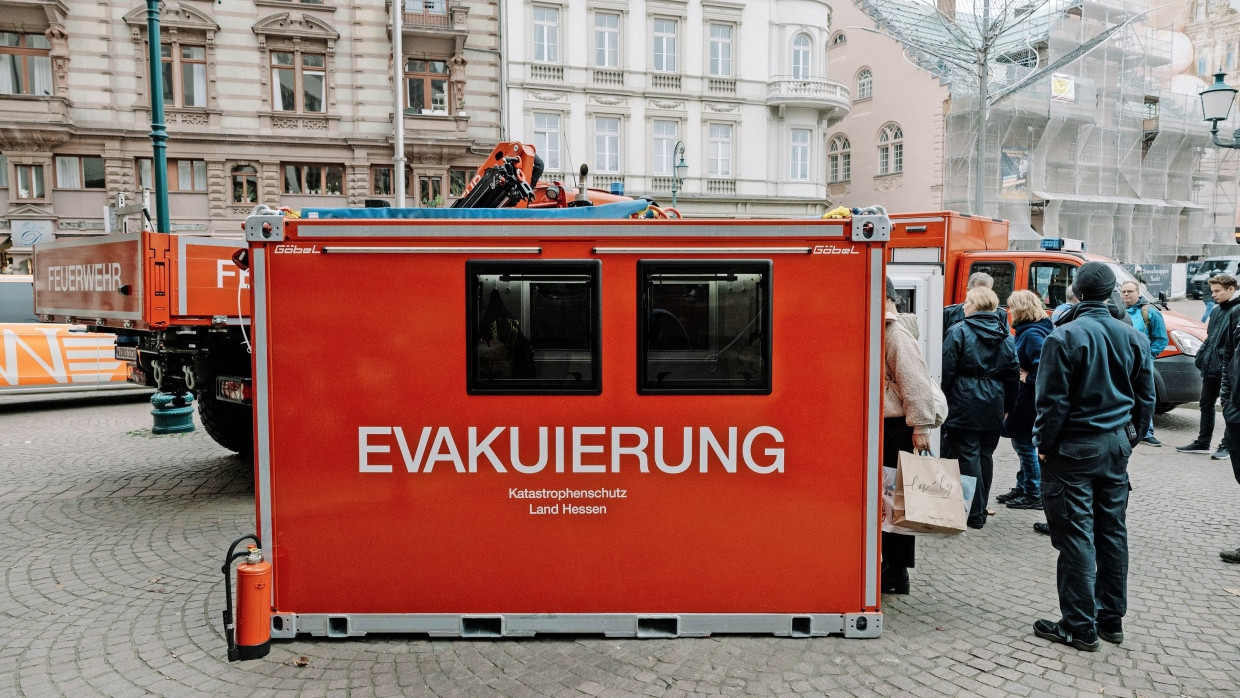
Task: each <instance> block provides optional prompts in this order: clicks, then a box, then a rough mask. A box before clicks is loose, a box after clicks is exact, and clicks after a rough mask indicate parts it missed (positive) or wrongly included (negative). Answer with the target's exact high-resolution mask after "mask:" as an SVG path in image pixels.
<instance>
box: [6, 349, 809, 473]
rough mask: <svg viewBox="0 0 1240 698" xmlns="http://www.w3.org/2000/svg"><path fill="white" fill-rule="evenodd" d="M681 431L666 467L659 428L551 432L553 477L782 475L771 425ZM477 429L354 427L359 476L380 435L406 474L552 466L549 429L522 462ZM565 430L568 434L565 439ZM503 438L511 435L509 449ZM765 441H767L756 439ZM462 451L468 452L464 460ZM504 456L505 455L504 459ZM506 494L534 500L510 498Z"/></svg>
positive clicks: (493, 432)
mask: <svg viewBox="0 0 1240 698" xmlns="http://www.w3.org/2000/svg"><path fill="white" fill-rule="evenodd" d="M3 369H4V367H0V377H3V375H2V374H3V373H5V371H4V370H3ZM678 428H680V429H681V431H682V440H681V445H680V458H679V459H678V460H677V461H676V462H668V456H669V455H670V454H669V453H668V451H669V449H675V446H669V444H668V442H667V438H666V437H667V434H666V429H665V428H664V427H655V428H654V437H653V439H652V438H651V436H650V434H649V432H648V431H647V430H646V429H644V428H642V427H634V426H617V427H602V426H575V427H554V429H555V445H554V449H555V455H554V458H555V472H559V473H563V472H565V471H568V472H572V473H606V472H611V473H619V472H620V471H621V465H622V463H625V462H627V463H628V465H629V467H630V468H631V467H633V466H634V465H636V468H637V472H640V473H650V472H651V468H650V462H651V460H652V456H653V461H654V465H655V469H656V471H657V472H662V473H667V474H670V475H676V474H680V473H684V472H687V471H689V470H690V469H693V470H695V471H696V472H700V473H707V472H710V469H711V465H712V463H717V464H718V465H716V466H715V467H716V468H719V467H722V469H723V472H726V473H730V474H736V473H737V472H738V467H737V466H738V462H737V461H738V456H739V459H740V460H741V461H743V462H744V463H745V467H746V468H747V469H748V470H749V471H751V472H754V473H757V474H759V475H767V474H771V473H782V472H784V448H783V446H782V444H783V443H784V436H783V434H782V433H781V432H780V431H779V430H778V429H776V428H775V427H771V426H758V427H753V428H752V429H748V430H747V431H745V432H744V436H743V439H742V438H741V429H740V428H738V427H727V437H726V438H723V439H721V438H720V435H719V434H717V433H716V432H715V431H714V430H713V429H712V428H711V427H678ZM482 429H483V428H479V427H474V426H471V427H468V428H467V431H468V440H467V442H466V444H465V448H463V449H462V448H461V447H460V446H459V445H458V444H457V441H456V437H455V435H454V434H453V432H452V428H451V427H447V426H438V427H434V426H423V427H421V433H420V434H419V435H418V444H417V448H416V449H415V450H414V452H413V453H412V454H411V453H410V448H409V441H408V439H407V437H406V435H405V431H404V429H403V428H402V427H398V426H390V427H370V426H367V427H358V432H357V439H358V442H357V443H358V472H363V473H390V472H392V470H393V466H392V465H390V464H388V463H383V462H375V459H374V458H372V454H389V453H392V452H393V451H394V449H392V447H391V443H390V441H386V440H385V439H380V438H377V437H383V436H392V437H394V438H395V440H396V445H397V447H398V449H399V451H400V457H401V459H402V461H403V462H404V464H405V471H406V472H409V473H419V472H422V473H431V472H433V471H434V467H435V464H437V463H450V464H451V465H452V467H453V469H454V470H455V471H456V472H458V473H477V472H478V463H479V461H482V460H485V462H486V463H488V464H489V465H490V467H491V468H492V469H493V470H494V471H495V472H496V473H498V474H507V473H508V472H509V468H511V469H512V470H514V471H516V472H518V473H521V474H523V475H531V474H534V473H540V472H543V471H544V470H546V468H547V466H548V464H549V462H550V461H551V453H550V449H549V448H548V446H549V445H550V444H549V443H548V442H549V440H550V439H549V434H550V431H551V429H552V427H538V445H537V449H538V455H537V458H536V459H531V458H532V456H533V451H534V448H533V444H530V443H528V438H527V444H526V448H525V456H524V457H525V460H524V461H523V460H522V449H521V430H520V428H518V427H503V426H499V427H490V428H489V429H488V430H486V431H485V436H483V435H482V434H483V433H484V432H483V431H482ZM566 431H568V432H569V433H567V434H566V433H565V432H566ZM505 435H507V438H508V443H507V445H506V446H505V444H504V437H505ZM695 436H696V438H697V443H696V444H695V443H694V437H695ZM432 437H433V438H432ZM763 437H766V439H769V440H762V441H760V439H763ZM738 441H739V442H740V443H739V446H740V449H739V452H738V449H737V446H738ZM567 449H571V456H570V457H571V461H570V460H569V459H568V458H566V456H567V455H569V454H568V453H566V450H567ZM462 453H464V454H465V457H464V458H462V455H461V454H462ZM504 456H507V460H505V458H504ZM634 459H635V460H634ZM695 461H696V462H695ZM570 463H571V464H570ZM695 465H696V466H697V467H696V468H694V466H695ZM514 491H516V492H530V490H514ZM544 491H545V490H544ZM621 492H622V491H621ZM509 496H510V497H512V496H519V497H526V496H532V495H525V494H520V495H513V494H512V493H510V494H509ZM607 496H613V495H607ZM620 496H623V494H621V495H620Z"/></svg>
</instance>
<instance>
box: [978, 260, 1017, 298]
mask: <svg viewBox="0 0 1240 698" xmlns="http://www.w3.org/2000/svg"><path fill="white" fill-rule="evenodd" d="M979 271H984V272H986V273H987V274H990V275H991V276H992V277H994V279H995V285H994V292H995V295H996V296H998V297H999V305H1003V306H1006V305H1007V299H1008V296H1010V295H1012V291H1014V290H1016V265H1015V264H1012V263H1011V262H974V263H973V266H971V267H969V275H970V276H972V275H973V274H976V273H977V272H979Z"/></svg>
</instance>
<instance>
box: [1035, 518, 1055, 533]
mask: <svg viewBox="0 0 1240 698" xmlns="http://www.w3.org/2000/svg"><path fill="white" fill-rule="evenodd" d="M1033 530H1035V531H1037V532H1038V533H1041V534H1042V535H1044V536H1049V535H1050V534H1051V526H1050V524H1047V523H1042V522H1041V521H1039V522H1037V523H1035V524H1034V525H1033Z"/></svg>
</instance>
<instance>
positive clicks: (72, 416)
mask: <svg viewBox="0 0 1240 698" xmlns="http://www.w3.org/2000/svg"><path fill="white" fill-rule="evenodd" d="M149 409H150V408H149V405H147V404H145V403H144V402H136V403H129V404H102V405H91V406H84V407H76V406H68V405H66V406H65V407H62V408H52V409H39V410H28V411H7V410H6V411H0V539H2V540H4V541H6V542H7V543H8V546H9V550H8V551H7V554H6V555H5V561H4V565H3V569H4V581H3V584H4V589H3V593H0V614H3V616H4V619H3V622H0V696H5V695H16V696H40V697H42V696H55V695H66V696H73V698H79V697H81V696H100V695H101V696H143V695H160V696H199V695H202V696H206V695H236V696H251V695H281V696H285V695H287V696H315V695H320V696H322V695H342V696H343V695H350V696H394V695H413V696H422V695H428V696H493V695H503V696H545V695H550V696H582V695H593V696H627V695H634V696H636V695H643V696H685V695H717V694H724V695H773V696H785V695H829V696H847V695H855V696H871V695H915V696H942V695H959V696H975V695H980V696H1003V695H1017V696H1030V695H1054V696H1075V695H1080V696H1090V697H1097V696H1100V695H1104V696H1124V695H1127V696H1181V695H1183V696H1194V697H1197V696H1200V697H1203V698H1204V697H1206V696H1210V697H1214V696H1240V565H1228V564H1226V563H1223V562H1221V561H1220V560H1219V558H1218V551H1219V550H1222V549H1224V548H1234V547H1236V546H1240V521H1238V520H1237V518H1238V516H1240V507H1237V505H1236V503H1237V501H1238V500H1240V485H1237V483H1236V482H1235V479H1234V478H1233V476H1232V473H1231V467H1230V464H1229V463H1227V462H1226V461H1212V460H1210V459H1209V458H1208V457H1207V456H1202V455H1184V454H1179V453H1177V452H1176V451H1175V449H1174V446H1175V445H1177V444H1183V443H1187V442H1188V441H1190V440H1191V439H1192V437H1193V436H1194V435H1195V430H1196V421H1197V413H1196V411H1195V409H1191V408H1181V409H1179V410H1176V411H1174V412H1172V413H1170V414H1168V415H1164V416H1161V417H1159V418H1158V419H1157V422H1156V425H1157V429H1158V436H1159V438H1161V439H1162V440H1163V441H1164V443H1166V444H1167V445H1166V446H1164V447H1163V448H1151V447H1149V446H1144V445H1142V446H1139V447H1138V448H1137V451H1136V453H1135V455H1134V457H1133V459H1132V463H1131V466H1130V472H1131V476H1132V482H1133V487H1134V491H1133V493H1132V500H1131V504H1130V507H1129V527H1130V538H1129V541H1130V547H1131V556H1132V563H1131V573H1130V576H1129V582H1130V589H1129V603H1130V610H1129V615H1128V617H1127V618H1126V619H1125V627H1124V630H1125V636H1126V638H1125V641H1124V644H1123V645H1120V646H1114V645H1110V644H1107V643H1103V646H1102V649H1101V651H1099V652H1097V653H1094V654H1084V653H1079V652H1077V651H1076V650H1073V649H1069V648H1066V647H1063V646H1061V645H1051V644H1050V643H1049V642H1046V641H1044V640H1039V639H1037V638H1035V637H1033V635H1032V633H1031V626H1032V624H1033V621H1034V620H1036V619H1037V618H1057V617H1058V611H1057V601H1056V597H1055V583H1054V580H1055V577H1054V567H1055V552H1054V550H1053V549H1051V547H1050V541H1049V539H1048V538H1047V537H1045V536H1041V535H1038V534H1036V533H1034V532H1033V530H1032V528H1031V526H1032V524H1033V523H1034V522H1035V521H1039V520H1041V513H1040V512H1032V511H1014V510H1009V509H1006V508H1004V507H1002V506H998V507H995V508H996V509H997V511H998V512H999V513H998V515H997V516H995V517H993V518H992V519H991V521H990V522H989V523H988V525H987V526H986V528H985V529H983V530H982V531H975V532H974V531H971V532H970V533H969V535H967V536H965V537H961V538H955V539H950V540H942V539H939V540H922V541H920V542H919V549H918V564H917V567H916V569H914V570H913V571H912V581H913V590H912V594H911V595H909V596H906V597H896V596H888V597H885V598H884V602H885V603H884V613H885V628H884V632H883V636H882V637H881V638H879V639H877V640H845V639H843V638H834V637H832V638H819V639H811V640H799V639H798V640H794V639H782V638H772V637H733V636H719V637H714V638H709V639H680V640H609V639H605V638H601V637H593V636H583V637H571V638H556V637H553V638H549V639H544V638H538V639H534V640H502V641H480V640H463V641H444V640H435V641H429V640H426V639H423V638H416V637H400V636H397V637H389V636H378V637H372V638H365V639H357V640H347V641H339V640H332V641H329V640H326V639H313V640H312V639H309V638H302V639H298V640H296V641H282V642H276V643H275V644H274V645H273V648H272V651H271V654H270V655H269V656H268V657H266V658H265V659H262V660H257V661H252V662H245V663H240V664H236V663H234V664H229V663H228V662H227V661H226V660H225V657H224V654H225V643H224V639H223V637H222V635H221V630H220V612H221V610H222V609H223V603H224V602H223V585H222V583H221V582H222V579H221V577H220V575H219V566H220V563H221V561H222V557H223V553H224V549H225V547H226V546H227V544H228V543H229V542H230V541H231V540H232V539H233V538H235V537H236V536H238V535H240V534H242V533H246V532H249V531H252V530H253V529H254V524H253V511H254V505H253V495H252V492H251V478H252V475H251V471H250V468H249V466H248V465H247V464H246V463H244V462H243V461H241V460H240V459H238V458H235V457H232V456H231V455H230V454H228V453H227V452H225V451H222V450H221V449H219V448H218V447H217V446H215V445H214V443H213V442H211V440H210V439H209V438H208V437H207V436H206V435H205V434H203V433H202V432H201V431H199V432H196V433H193V434H186V435H173V436H163V437H153V436H151V435H150V431H149V427H150V416H149V414H148V412H149ZM1219 425H1220V429H1219V430H1218V431H1216V434H1215V436H1216V439H1217V438H1218V437H1219V436H1221V435H1222V431H1221V420H1220V423H1219ZM1015 472H1016V460H1015V456H1014V454H1013V453H1012V451H1011V449H1010V447H1009V446H1008V445H1007V441H1006V440H1004V441H1003V442H1002V444H1001V446H1000V451H999V453H998V454H997V462H996V474H995V485H994V487H993V489H994V492H995V494H998V493H1001V492H1004V491H1006V490H1007V489H1008V488H1009V487H1010V486H1011V485H1012V483H1013V482H1014V478H1015ZM346 557H348V555H346ZM363 564H364V563H363ZM823 583H824V584H830V583H831V581H830V580H823ZM1228 590H1232V591H1228ZM359 593H364V591H359ZM302 658H304V662H303V661H302ZM302 663H304V664H305V666H297V664H302Z"/></svg>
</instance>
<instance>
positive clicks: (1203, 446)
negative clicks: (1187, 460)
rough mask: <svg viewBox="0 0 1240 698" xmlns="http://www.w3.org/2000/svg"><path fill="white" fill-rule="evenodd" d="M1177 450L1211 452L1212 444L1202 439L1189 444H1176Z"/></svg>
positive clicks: (1181, 451)
mask: <svg viewBox="0 0 1240 698" xmlns="http://www.w3.org/2000/svg"><path fill="white" fill-rule="evenodd" d="M1175 450H1177V451H1179V452H1180V453H1209V452H1210V444H1208V443H1202V442H1201V441H1194V442H1192V443H1191V444H1189V445H1187V446H1176V447H1175Z"/></svg>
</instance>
